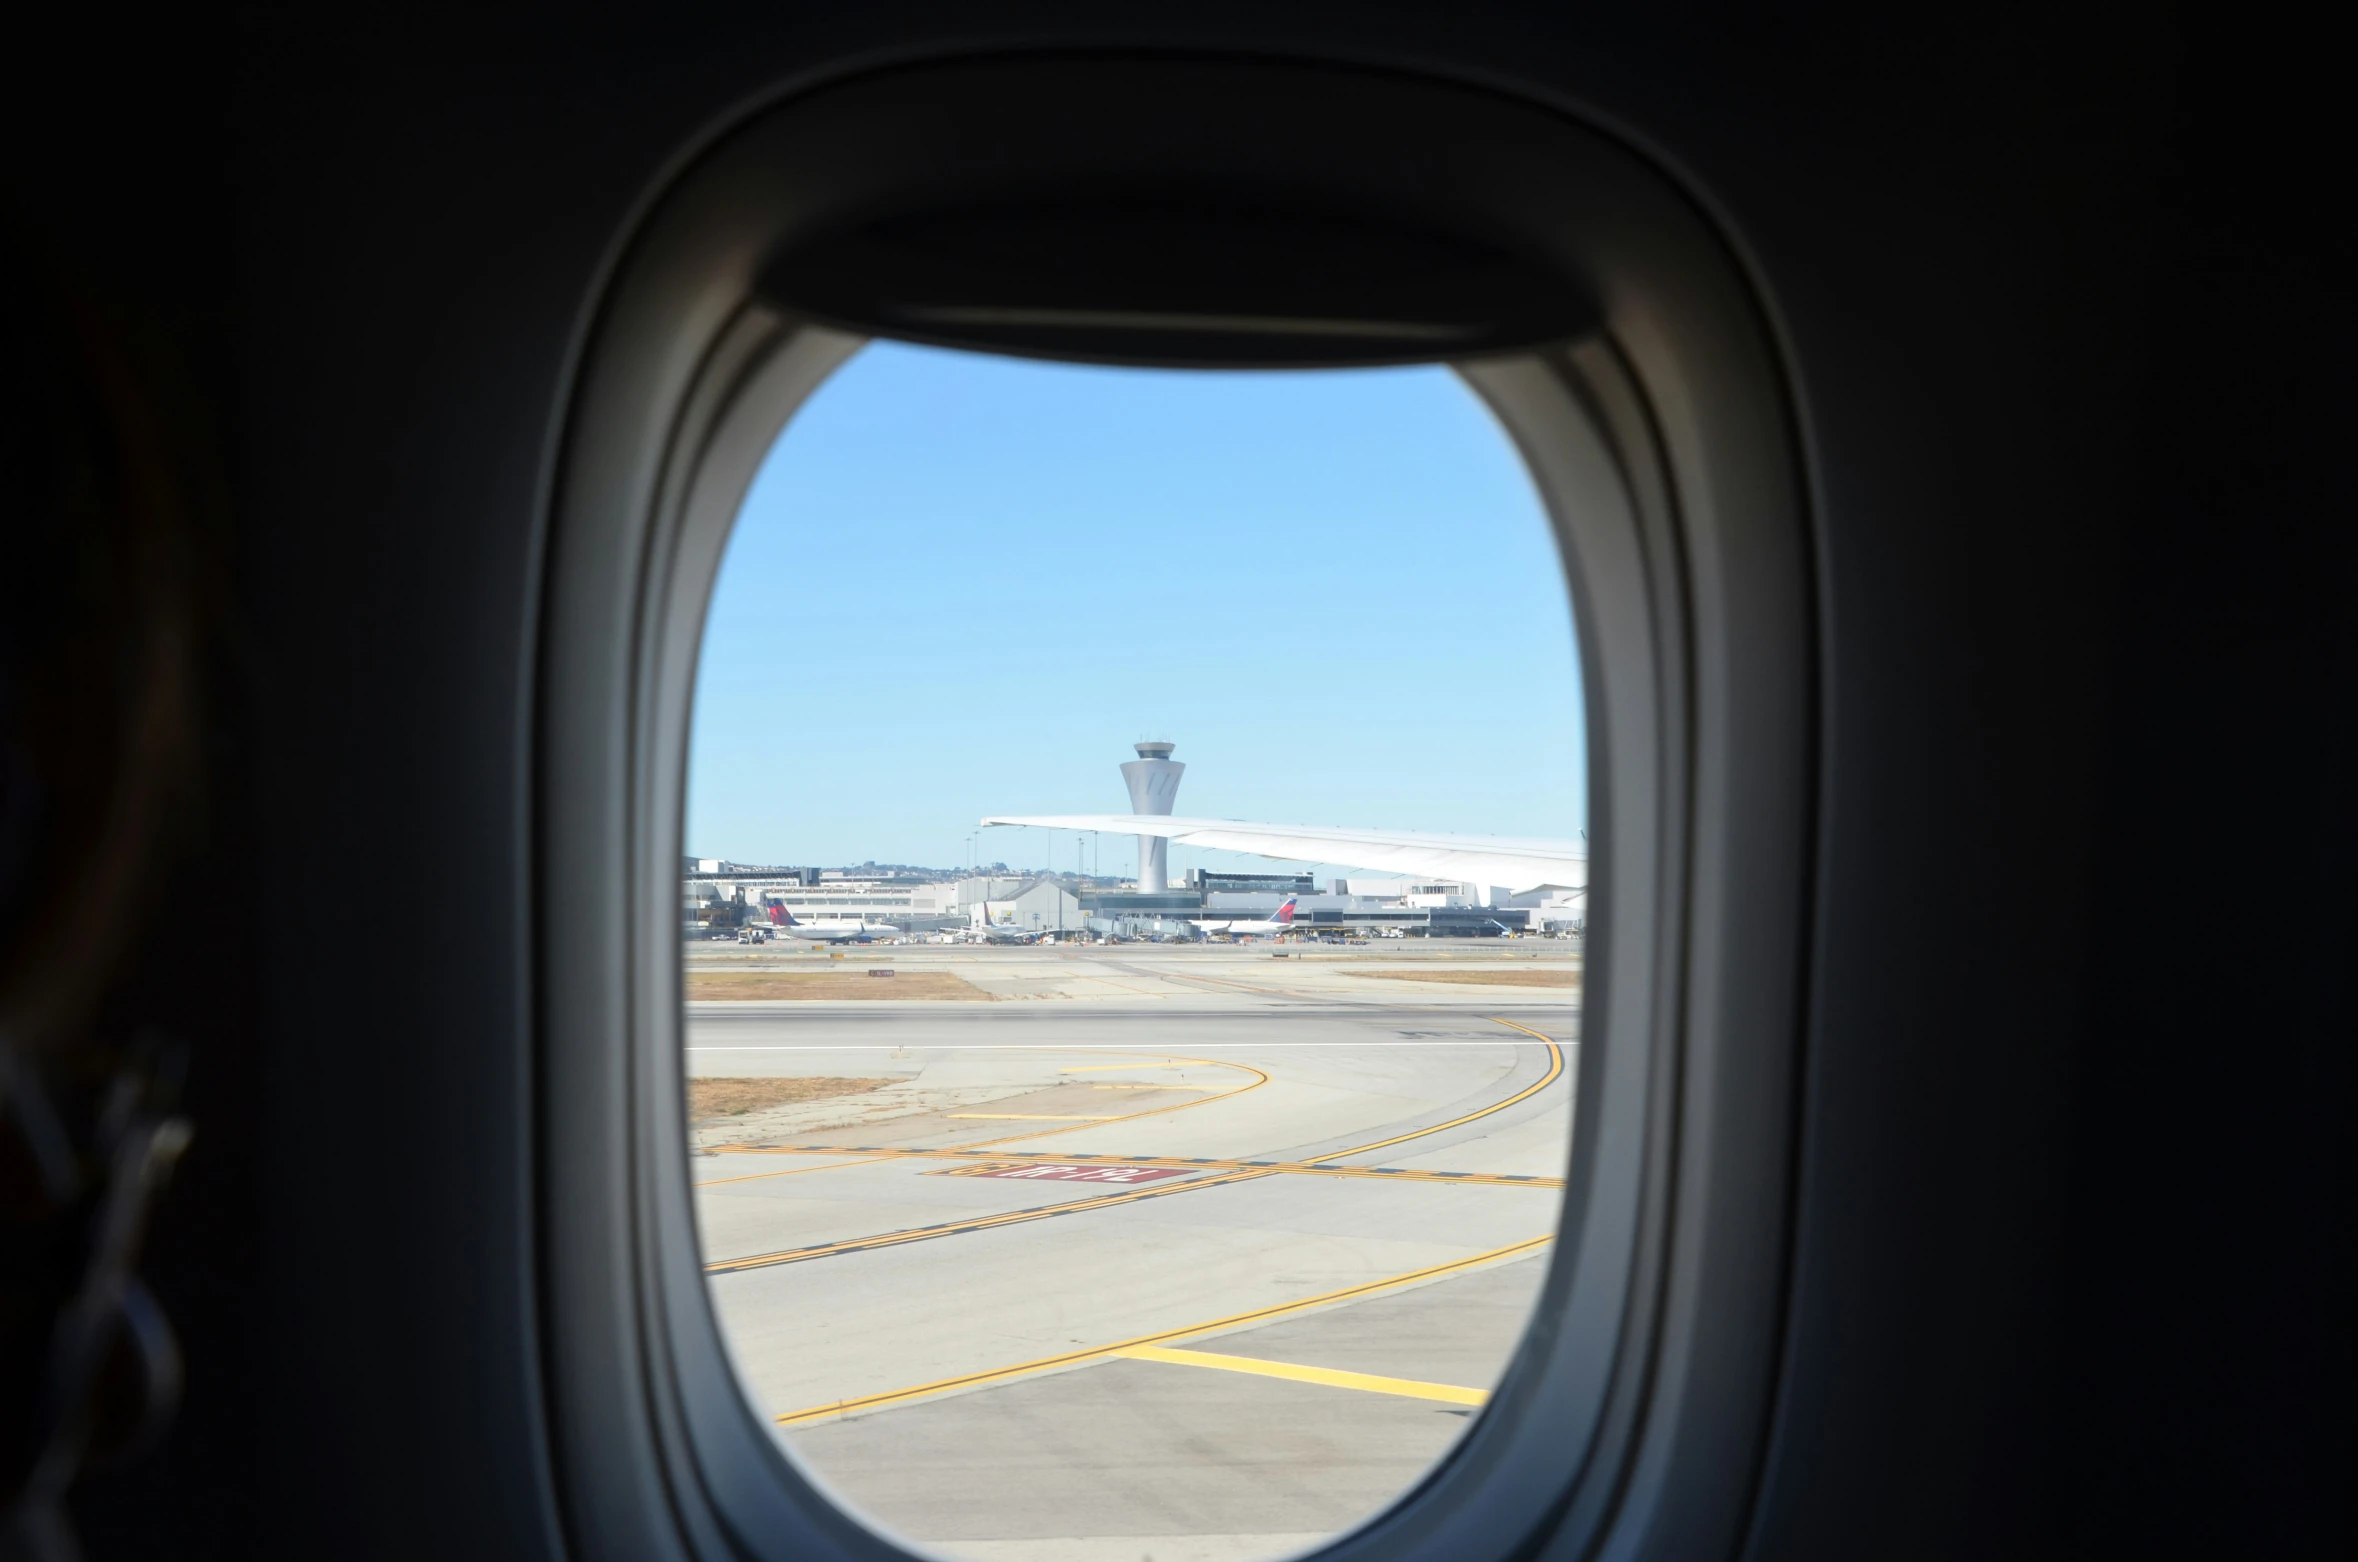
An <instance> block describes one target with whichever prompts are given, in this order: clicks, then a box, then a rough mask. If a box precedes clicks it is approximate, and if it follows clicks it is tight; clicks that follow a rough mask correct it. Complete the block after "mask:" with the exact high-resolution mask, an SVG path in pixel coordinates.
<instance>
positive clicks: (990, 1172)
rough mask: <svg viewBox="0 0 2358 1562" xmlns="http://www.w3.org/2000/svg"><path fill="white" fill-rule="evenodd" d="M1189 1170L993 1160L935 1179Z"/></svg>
mask: <svg viewBox="0 0 2358 1562" xmlns="http://www.w3.org/2000/svg"><path fill="white" fill-rule="evenodd" d="M1185 1170H1187V1168H1186V1167H1184V1166H1079V1165H1068V1164H1066V1163H1063V1162H1058V1163H1056V1164H1053V1165H1040V1164H1036V1163H1033V1162H1029V1161H991V1162H986V1163H985V1164H983V1165H981V1166H952V1167H949V1168H947V1169H946V1170H945V1171H943V1172H937V1173H935V1175H936V1176H950V1177H1020V1178H1022V1179H1023V1180H1024V1181H1026V1182H1152V1181H1154V1180H1155V1179H1156V1178H1158V1177H1176V1176H1178V1175H1179V1174H1180V1173H1181V1172H1183V1171H1185Z"/></svg>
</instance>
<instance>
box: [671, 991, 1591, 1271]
mask: <svg viewBox="0 0 2358 1562" xmlns="http://www.w3.org/2000/svg"><path fill="white" fill-rule="evenodd" d="M1498 1023H1499V1024H1501V1025H1508V1026H1512V1027H1513V1028H1514V1029H1516V1030H1529V1027H1527V1026H1522V1025H1515V1023H1514V1022H1513V1021H1512V1020H1500V1021H1499V1022H1498ZM1530 1034H1532V1035H1534V1036H1539V1035H1540V1033H1539V1032H1538V1031H1530ZM1540 1039H1541V1040H1543V1041H1546V1042H1547V1057H1548V1061H1547V1072H1546V1073H1545V1074H1544V1075H1542V1076H1541V1077H1540V1079H1539V1081H1538V1083H1536V1084H1532V1085H1526V1086H1525V1087H1524V1088H1523V1089H1521V1090H1518V1091H1516V1092H1515V1093H1514V1094H1513V1095H1511V1096H1508V1097H1507V1098H1506V1099H1505V1100H1503V1101H1495V1102H1492V1103H1491V1104H1490V1105H1488V1106H1484V1107H1477V1108H1475V1109H1474V1110H1473V1111H1471V1112H1467V1113H1464V1114H1463V1115H1461V1116H1458V1117H1453V1118H1451V1119H1450V1120H1449V1121H1447V1122H1445V1123H1435V1124H1433V1125H1432V1126H1431V1127H1429V1128H1418V1129H1412V1130H1411V1131H1409V1132H1408V1133H1404V1134H1394V1135H1393V1136H1392V1137H1391V1138H1389V1139H1378V1140H1375V1141H1373V1142H1371V1143H1368V1144H1355V1145H1351V1146H1349V1147H1348V1148H1346V1149H1341V1150H1335V1151H1333V1152H1331V1153H1329V1154H1326V1155H1321V1156H1317V1157H1314V1158H1313V1159H1311V1160H1308V1161H1301V1162H1294V1163H1291V1164H1288V1163H1284V1162H1279V1163H1277V1164H1275V1165H1267V1164H1260V1165H1257V1164H1254V1163H1252V1162H1245V1163H1243V1164H1242V1166H1240V1167H1239V1169H1237V1170H1235V1171H1221V1172H1217V1173H1216V1174H1215V1175H1213V1176H1209V1177H1193V1178H1189V1179H1188V1180H1187V1181H1184V1182H1176V1183H1169V1184H1165V1185H1163V1186H1160V1187H1150V1188H1132V1189H1129V1190H1126V1191H1124V1192H1121V1193H1107V1194H1100V1195H1097V1196H1095V1197H1086V1198H1077V1199H1062V1200H1059V1201H1057V1202H1056V1203H1054V1204H1034V1205H1031V1206H1028V1207H1027V1208H1024V1209H1015V1210H1003V1211H1001V1212H1000V1213H998V1214H996V1215H982V1216H977V1217H975V1218H973V1219H971V1220H945V1221H942V1222H940V1223H938V1224H936V1225H931V1226H912V1227H904V1228H903V1229H901V1230H898V1231H884V1232H879V1233H877V1234H876V1235H874V1236H867V1237H853V1238H850V1239H848V1240H845V1241H842V1242H821V1243H815V1244H813V1245H812V1246H809V1247H794V1248H786V1249H783V1250H781V1251H778V1252H770V1253H751V1254H747V1255H746V1256H744V1257H742V1258H729V1259H722V1260H719V1261H718V1262H714V1263H708V1264H706V1265H705V1266H704V1272H705V1273H706V1274H708V1275H725V1274H738V1273H742V1272H743V1271H745V1270H749V1269H768V1268H770V1267H772V1266H774V1265H778V1264H800V1263H808V1262H809V1261H810V1260H812V1259H814V1258H833V1257H836V1256H837V1255H839V1254H843V1253H864V1252H869V1251H872V1250H874V1249H877V1248H887V1247H900V1246H903V1245H904V1244H907V1243H910V1242H930V1241H932V1240H933V1239H934V1238H936V1237H950V1236H959V1235H963V1234H964V1233H966V1232H969V1231H989V1230H992V1229H994V1228H996V1227H999V1226H1015V1225H1023V1224H1025V1223H1027V1222H1030V1221H1035V1220H1049V1219H1052V1218H1054V1217H1056V1216H1059V1215H1078V1214H1085V1213H1089V1212H1093V1211H1096V1210H1101V1209H1112V1208H1114V1207H1115V1206H1117V1205H1122V1204H1135V1203H1139V1202H1142V1201H1143V1200H1146V1199H1156V1198H1167V1197H1169V1196H1170V1195H1172V1194H1174V1193H1192V1192H1194V1191H1195V1190H1196V1189H1198V1188H1218V1187H1225V1186H1226V1185H1228V1184H1229V1183H1234V1182H1250V1181H1252V1180H1253V1179H1255V1178H1257V1177H1272V1176H1276V1175H1279V1174H1280V1173H1282V1172H1287V1171H1292V1170H1295V1169H1296V1168H1300V1169H1304V1170H1311V1171H1315V1170H1317V1169H1319V1167H1320V1164H1321V1163H1322V1162H1327V1161H1338V1160H1341V1159H1342V1158H1343V1157H1344V1156H1346V1155H1361V1154H1365V1153H1366V1152H1367V1151H1369V1150H1380V1149H1383V1148H1385V1147H1386V1146H1388V1145H1395V1144H1400V1143H1403V1142H1404V1141H1406V1140H1410V1139H1421V1138H1423V1137H1424V1136H1425V1135H1427V1134H1437V1133H1440V1132H1441V1131H1442V1130H1444V1129H1448V1128H1456V1127H1458V1126H1460V1125H1461V1124H1464V1123H1470V1122H1473V1121H1475V1120H1477V1119H1479V1118H1484V1117H1488V1116H1490V1115H1491V1114H1492V1113H1494V1112H1503V1111H1505V1110H1506V1109H1507V1108H1508V1107H1510V1106H1513V1105H1514V1104H1515V1103H1516V1102H1518V1101H1527V1100H1529V1099H1530V1098H1531V1097H1532V1096H1534V1095H1537V1094H1538V1093H1539V1092H1540V1091H1542V1090H1545V1089H1546V1088H1547V1087H1548V1086H1549V1085H1552V1084H1554V1083H1555V1082H1556V1080H1558V1079H1559V1078H1561V1077H1562V1076H1563V1073H1564V1049H1563V1048H1562V1047H1561V1046H1559V1045H1558V1044H1557V1043H1556V1041H1555V1039H1554V1038H1553V1037H1547V1036H1541V1038H1540ZM1247 1066H1249V1065H1244V1064H1233V1065H1231V1067H1240V1068H1241V1067H1247ZM1253 1072H1255V1073H1260V1071H1259V1070H1258V1069H1255V1070H1254V1071H1253ZM1268 1078H1269V1076H1268V1075H1266V1074H1262V1075H1261V1079H1260V1081H1259V1083H1264V1084H1265V1083H1267V1082H1268ZM1254 1088H1255V1086H1254V1085H1247V1086H1245V1087H1244V1089H1245V1090H1251V1089H1254ZM1243 1093H1244V1091H1243V1090H1237V1091H1231V1092H1229V1094H1230V1095H1242V1094H1243ZM1211 1099H1213V1100H1224V1099H1226V1098H1225V1097H1220V1096H1215V1097H1212V1098H1211ZM1202 1104H1203V1103H1201V1102H1194V1101H1190V1102H1182V1103H1181V1105H1182V1106H1200V1105H1202ZM1157 1110H1158V1111H1162V1112H1168V1111H1174V1110H1177V1109H1176V1108H1173V1107H1161V1108H1158V1109H1157ZM1133 1115H1134V1116H1136V1117H1152V1116H1155V1115H1156V1113H1155V1112H1139V1113H1136V1114H1133ZM1127 1120H1128V1119H1115V1121H1127ZM1048 1132H1050V1133H1069V1132H1071V1130H1070V1129H1062V1128H1052V1129H1050V1130H1048ZM1011 1137H1012V1138H1016V1139H1021V1138H1027V1137H1030V1136H1029V1135H1024V1134H1017V1135H1013V1136H1011ZM993 1142H995V1143H999V1144H1005V1143H1008V1142H1009V1141H1008V1140H1006V1139H1002V1140H997V1141H993ZM968 1148H980V1147H979V1146H969V1147H968ZM937 1153H938V1152H937ZM892 1158H895V1159H898V1158H901V1157H899V1156H897V1155H896V1156H894V1157H892ZM908 1158H911V1159H914V1157H913V1156H912V1157H908ZM1335 1170H1336V1172H1337V1173H1339V1174H1342V1175H1353V1174H1357V1175H1364V1176H1388V1175H1398V1174H1393V1173H1383V1172H1378V1171H1375V1170H1373V1169H1372V1168H1371V1169H1369V1170H1367V1171H1365V1172H1356V1171H1355V1169H1353V1168H1343V1167H1338V1168H1335ZM756 1175H758V1174H756ZM1434 1176H1435V1178H1436V1180H1438V1179H1439V1178H1441V1177H1444V1176H1446V1174H1434ZM1419 1180H1422V1179H1419ZM1447 1180H1449V1181H1452V1182H1455V1181H1472V1180H1473V1179H1471V1178H1456V1177H1448V1178H1447Z"/></svg>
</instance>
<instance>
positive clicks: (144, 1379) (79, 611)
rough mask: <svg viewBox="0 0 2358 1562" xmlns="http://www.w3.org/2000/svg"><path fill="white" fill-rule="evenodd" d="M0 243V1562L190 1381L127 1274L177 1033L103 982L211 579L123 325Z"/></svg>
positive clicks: (153, 822) (179, 741) (140, 896)
mask: <svg viewBox="0 0 2358 1562" xmlns="http://www.w3.org/2000/svg"><path fill="white" fill-rule="evenodd" d="M0 246H4V247H0V398H4V401H0V528H4V529H5V550H6V552H5V556H6V559H7V566H8V567H7V569H6V570H5V571H0V1559H7V1562H14V1559H17V1558H26V1559H38V1562H64V1559H69V1558H73V1557H76V1556H78V1555H79V1548H78V1546H77V1545H76V1543H75V1539H74V1536H73V1533H72V1528H71V1526H70V1525H69V1524H68V1522H67V1521H66V1518H65V1516H64V1507H63V1504H64V1501H65V1497H66V1494H67V1493H68V1491H69V1490H70V1489H71V1488H72V1486H73V1484H74V1482H75V1481H76V1479H77V1477H78V1476H79V1475H80V1474H81V1472H82V1471H83V1470H84V1469H85V1468H87V1467H89V1466H91V1465H93V1464H96V1463H99V1462H101V1461H104V1460H107V1459H112V1458H119V1457H121V1456H123V1455H125V1454H128V1453H130V1452H133V1451H135V1450H137V1449H138V1448H140V1447H141V1446H143V1445H144V1444H146V1443H148V1442H150V1441H152V1440H153V1439H154V1437H155V1436H156V1435H157V1433H158V1432H159V1431H160V1430H161V1429H162V1427H163V1426H164V1425H165V1424H166V1423H167V1422H168V1421H169V1419H170V1417H171V1414H172V1411H173V1408H174V1406H175V1404H176V1403H177V1400H178V1395H179V1385H180V1360H179V1352H178V1349H177V1346H176V1345H175V1343H174V1340H173V1336H172V1331H171V1329H170V1326H169V1325H168V1324H167V1322H166V1321H165V1318H164V1315H163V1313H162V1311H161V1309H160V1308H159V1307H158V1306H157V1304H156V1302H155V1300H154V1298H153V1297H152V1296H150V1294H149V1293H148V1291H147V1289H146V1288H145V1287H144V1286H143V1285H142V1284H141V1282H140V1280H139V1278H138V1276H137V1274H136V1272H135V1270H136V1264H137V1260H138V1256H139V1250H140V1245H141V1241H142V1237H143V1234H144V1231H145V1227H146V1224H147V1215H148V1210H149V1207H150V1205H151V1203H152V1201H153V1199H154V1197H155V1195H156V1193H157V1191H158V1190H159V1189H160V1188H161V1187H162V1186H163V1184H164V1182H165V1181H166V1179H167V1178H168V1177H169V1176H170V1173H171V1169H172V1166H173V1163H174V1161H175V1160H176V1159H177V1158H178V1156H179V1154H180V1151H181V1149H182V1148H183V1147H184V1146H185V1145H186V1143H187V1142H188V1138H189V1132H190V1130H189V1125H188V1123H187V1121H186V1120H185V1119H184V1118H182V1117H181V1116H179V1115H178V1112H177V1103H178V1097H179V1085H180V1073H181V1056H180V1051H181V1049H180V1048H179V1047H178V1046H177V1045H176V1044H175V1043H174V1042H172V1041H170V1040H168V1039H165V1038H162V1037H159V1036H157V1035H155V1034H153V1033H152V1032H148V1031H146V1030H144V1029H138V1028H126V1027H124V1026H123V1025H121V1024H120V1023H119V1022H118V1021H117V1020H116V1019H115V1018H114V1017H111V1016H109V1015H108V1013H107V1010H106V1004H105V998H106V996H107V992H108V987H109V983H110V981H111V980H112V979H113V977H114V975H115V973H116V971H117V968H118V966H119V963H120V961H121V957H122V956H123V954H124V952H125V950H126V948H127V947H128V945H129V944H130V942H131V941H132V940H133V939H134V938H135V937H137V936H138V935H139V933H140V931H141V928H142V923H143V921H145V920H147V919H149V918H150V917H152V897H153V894H154V888H155V884H156V881H157V878H158V876H159V874H160V873H161V871H162V870H163V869H164V868H165V867H166V866H167V865H168V864H169V862H170V861H171V859H172V857H173V856H174V855H175V851H176V848H177V846H178V845H179V844H180V843H181V842H182V841H183V840H184V839H185V837H186V835H187V828H188V821H189V818H190V808H191V804H192V801H193V798H192V788H191V785H190V783H191V780H192V778H193V776H194V775H195V774H196V773H197V767H196V764H195V747H196V734H197V732H198V730H199V724H198V718H197V689H196V683H197V681H198V680H197V672H196V669H197V666H198V657H197V638H198V630H197V609H196V597H197V593H196V592H195V591H194V590H193V587H192V581H193V577H194V566H193V562H192V557H191V552H190V546H191V545H190V532H189V527H188V514H187V503H188V501H187V497H186V496H187V484H186V482H185V480H184V477H183V475H182V471H183V468H182V464H181V463H180V462H178V461H177V460H175V459H174V452H173V450H172V448H171V446H170V443H169V441H168V440H167V438H166V437H165V436H164V434H163V432H162V430H161V428H160V426H159V423H158V420H157V417H156V414H155V411H154V399H153V397H152V395H151V394H150V391H149V388H148V386H147V384H146V383H145V381H144V378H143V375H142V373H141V371H140V369H139V368H138V367H137V366H136V365H135V364H134V363H133V361H132V359H131V356H130V354H129V353H128V352H127V351H126V350H125V348H124V345H123V340H122V337H121V334H120V333H119V331H117V330H116V329H114V328H112V327H111V326H110V324H109V323H108V322H107V321H106V320H105V319H104V317H103V316H102V315H101V313H100V312H99V311H98V310H97V309H96V308H95V307H93V306H92V305H91V304H90V303H89V302H88V301H87V300H86V299H85V298H83V297H81V296H80V295H79V294H78V293H77V291H76V290H75V289H74V288H73V287H72V286H71V285H70V283H68V282H67V281H65V280H62V279H61V278H60V277H59V275H58V274H57V273H56V272H55V270H54V269H52V268H49V267H45V266H44V265H43V264H41V263H40V262H39V261H38V260H34V259H30V258H28V255H27V252H26V250H25V249H24V247H22V246H20V245H18V244H16V243H14V242H13V241H11V240H0ZM118 1032H122V1033H118Z"/></svg>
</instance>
